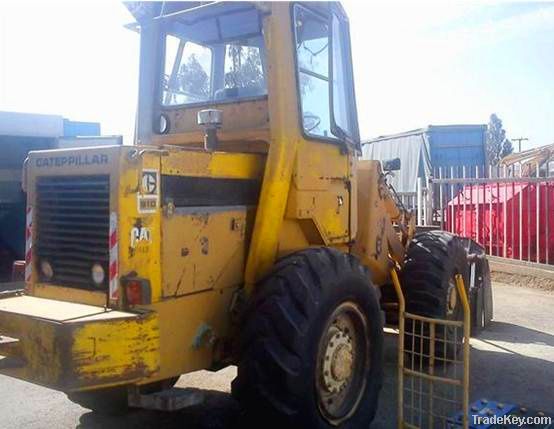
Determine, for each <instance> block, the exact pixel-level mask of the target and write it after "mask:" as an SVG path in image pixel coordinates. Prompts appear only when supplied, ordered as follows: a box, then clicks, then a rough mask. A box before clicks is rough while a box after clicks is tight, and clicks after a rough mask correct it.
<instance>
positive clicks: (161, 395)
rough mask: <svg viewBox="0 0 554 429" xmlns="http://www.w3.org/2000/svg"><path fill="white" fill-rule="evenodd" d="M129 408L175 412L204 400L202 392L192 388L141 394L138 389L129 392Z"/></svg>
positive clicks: (174, 388) (173, 388)
mask: <svg viewBox="0 0 554 429" xmlns="http://www.w3.org/2000/svg"><path fill="white" fill-rule="evenodd" d="M128 400H129V406H130V407H134V408H145V409H147V410H158V411H177V410H182V409H184V408H189V407H194V406H196V405H200V404H202V403H203V402H204V400H205V395H204V392H203V391H202V390H200V389H194V388H192V387H185V388H183V387H172V388H171V389H168V390H162V391H161V392H155V393H149V394H143V393H140V392H139V391H138V389H136V390H134V391H130V392H129V398H128Z"/></svg>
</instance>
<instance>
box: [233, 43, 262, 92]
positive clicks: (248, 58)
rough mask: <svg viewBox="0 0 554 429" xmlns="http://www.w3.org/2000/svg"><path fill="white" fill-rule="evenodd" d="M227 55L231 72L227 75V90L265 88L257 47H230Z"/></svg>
mask: <svg viewBox="0 0 554 429" xmlns="http://www.w3.org/2000/svg"><path fill="white" fill-rule="evenodd" d="M227 55H228V56H229V59H230V60H231V70H229V71H228V72H226V73H225V87H226V88H252V87H262V86H263V80H264V76H263V72H262V60H261V58H260V51H259V48H257V47H250V46H240V45H229V47H228V51H227Z"/></svg>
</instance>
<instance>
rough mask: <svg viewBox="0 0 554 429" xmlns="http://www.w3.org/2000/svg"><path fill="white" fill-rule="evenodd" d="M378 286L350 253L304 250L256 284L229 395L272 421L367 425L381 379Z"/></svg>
mask: <svg viewBox="0 0 554 429" xmlns="http://www.w3.org/2000/svg"><path fill="white" fill-rule="evenodd" d="M382 354H383V320H382V314H381V309H380V307H379V298H378V290H377V289H376V288H375V287H374V286H373V284H372V283H371V281H370V280H369V278H368V275H367V273H366V270H365V269H364V268H363V267H362V266H361V264H360V263H359V262H358V261H357V259H356V258H354V257H353V256H351V255H347V254H344V253H341V252H339V251H337V250H334V249H329V248H318V249H307V250H304V251H301V252H297V253H294V254H292V255H289V256H287V257H285V258H283V259H281V260H280V261H279V262H278V263H277V264H276V265H275V268H274V270H273V272H272V273H271V274H270V275H269V276H267V277H266V278H265V279H264V280H262V281H261V282H260V284H259V285H258V287H257V289H256V291H255V294H254V297H253V299H252V301H251V303H250V306H249V309H248V310H247V312H246V314H245V320H244V324H243V330H242V337H241V344H240V356H239V363H238V374H237V378H236V379H235V380H234V381H233V385H232V388H233V395H234V396H235V397H236V398H237V399H238V400H239V401H240V402H241V403H242V404H243V406H244V408H245V409H246V412H247V414H249V415H250V417H254V418H257V417H259V418H263V420H259V421H263V422H264V424H266V422H268V421H269V422H272V423H274V424H275V425H276V426H277V427H285V426H287V427H302V428H314V429H320V428H321V429H323V428H336V427H340V428H359V427H367V426H369V423H370V422H371V421H372V420H373V417H374V416H375V412H376V410H377V401H378V396H379V391H380V388H381V384H382V378H383V356H382Z"/></svg>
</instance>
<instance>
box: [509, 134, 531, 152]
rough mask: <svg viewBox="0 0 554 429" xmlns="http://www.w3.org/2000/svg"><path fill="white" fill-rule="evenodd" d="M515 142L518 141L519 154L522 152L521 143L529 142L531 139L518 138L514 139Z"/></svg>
mask: <svg viewBox="0 0 554 429" xmlns="http://www.w3.org/2000/svg"><path fill="white" fill-rule="evenodd" d="M512 140H513V141H517V143H518V147H519V152H521V142H522V141H528V140H529V139H528V138H527V137H518V138H517V139H512Z"/></svg>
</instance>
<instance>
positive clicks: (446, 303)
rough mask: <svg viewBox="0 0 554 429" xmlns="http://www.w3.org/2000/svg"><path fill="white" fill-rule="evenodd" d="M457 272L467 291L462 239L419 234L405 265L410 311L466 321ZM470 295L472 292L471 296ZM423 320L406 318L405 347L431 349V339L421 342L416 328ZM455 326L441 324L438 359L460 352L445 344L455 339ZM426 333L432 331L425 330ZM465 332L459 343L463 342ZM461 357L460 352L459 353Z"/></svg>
mask: <svg viewBox="0 0 554 429" xmlns="http://www.w3.org/2000/svg"><path fill="white" fill-rule="evenodd" d="M456 274H461V275H462V277H463V279H464V285H465V288H466V293H467V292H468V287H469V263H468V261H467V251H466V249H465V247H464V245H463V243H462V241H461V240H460V239H459V238H458V237H457V236H455V235H453V234H450V233H448V232H446V231H429V232H424V233H420V234H417V235H416V236H415V238H414V239H413V240H412V241H411V243H410V245H409V246H408V250H407V252H406V258H405V261H404V268H403V270H402V272H401V285H402V289H403V292H404V297H405V299H406V311H407V312H408V313H413V314H418V315H421V316H426V317H432V318H435V319H446V320H463V308H462V303H461V300H460V299H459V296H458V293H457V289H456V281H455V276H456ZM468 297H469V295H468ZM420 327H421V325H420V323H419V322H416V323H413V322H412V321H411V320H409V319H408V320H407V321H406V327H405V330H406V335H405V341H404V342H405V348H406V349H407V350H409V351H415V352H416V353H419V352H420V351H423V352H424V353H427V352H428V351H429V340H424V341H423V344H420V342H419V339H418V338H417V337H416V338H415V340H414V338H413V337H412V335H409V334H410V333H411V332H412V331H415V333H416V335H417V334H420V333H421V331H420ZM454 329H455V328H453V327H441V326H438V327H437V332H436V338H437V340H438V342H437V343H436V345H435V355H436V356H437V357H438V358H448V359H452V358H453V357H454V355H455V352H459V350H460V349H459V347H460V346H459V345H458V346H455V345H454V344H452V343H446V347H445V343H444V340H445V339H448V340H449V341H454V339H455V338H454V337H455V333H454ZM424 334H425V335H426V334H428V331H427V330H424ZM460 335H461V333H459V334H458V338H457V339H458V342H459V344H461V337H460ZM458 356H459V355H458Z"/></svg>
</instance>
